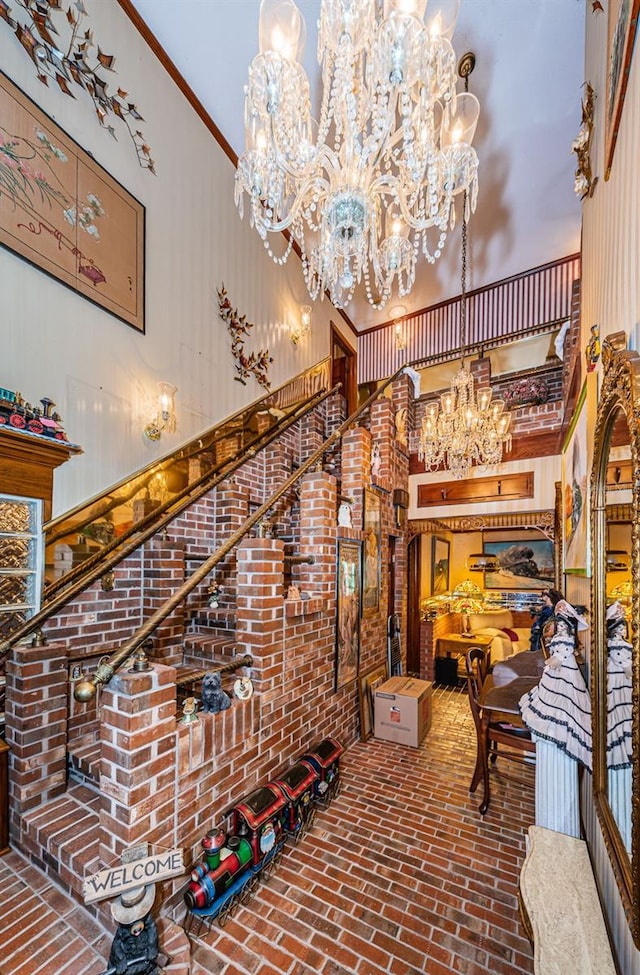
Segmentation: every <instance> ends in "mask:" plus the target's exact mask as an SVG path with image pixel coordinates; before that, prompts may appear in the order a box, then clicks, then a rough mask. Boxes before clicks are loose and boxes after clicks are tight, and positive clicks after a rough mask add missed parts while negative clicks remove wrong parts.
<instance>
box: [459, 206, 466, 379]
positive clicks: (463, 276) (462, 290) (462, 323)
mask: <svg viewBox="0 0 640 975" xmlns="http://www.w3.org/2000/svg"><path fill="white" fill-rule="evenodd" d="M466 205H467V194H466V192H465V194H464V197H463V204H462V265H461V271H460V346H461V349H462V358H463V360H464V355H465V352H466V349H467V219H466V217H465V216H464V211H465V207H466Z"/></svg>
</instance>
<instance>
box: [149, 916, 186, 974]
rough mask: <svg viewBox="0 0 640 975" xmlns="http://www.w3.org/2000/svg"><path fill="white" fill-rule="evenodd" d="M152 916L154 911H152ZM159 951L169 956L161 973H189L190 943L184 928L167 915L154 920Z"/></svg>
mask: <svg viewBox="0 0 640 975" xmlns="http://www.w3.org/2000/svg"><path fill="white" fill-rule="evenodd" d="M153 913H154V917H155V916H156V911H154V912H153ZM156 924H157V928H158V944H159V945H160V951H162V952H164V954H165V955H168V956H169V963H168V965H166V967H165V968H163V969H162V973H163V975H189V973H190V972H191V945H190V944H189V939H188V938H187V936H186V934H185V933H184V929H183V928H181V927H179V925H177V924H174V922H173V921H171V920H169V918H167V917H161V918H159V919H158V920H157V921H156Z"/></svg>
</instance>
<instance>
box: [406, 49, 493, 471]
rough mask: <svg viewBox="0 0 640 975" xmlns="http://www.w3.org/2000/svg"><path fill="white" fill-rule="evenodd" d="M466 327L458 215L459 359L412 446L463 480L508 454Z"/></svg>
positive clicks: (431, 465) (430, 465) (429, 464)
mask: <svg viewBox="0 0 640 975" xmlns="http://www.w3.org/2000/svg"><path fill="white" fill-rule="evenodd" d="M472 70H473V64H472V66H471V68H470V71H472ZM470 71H469V72H467V74H466V75H465V85H466V84H468V76H469V73H470ZM465 203H466V201H465ZM466 323H467V221H466V217H465V215H464V212H463V218H462V271H461V280H460V347H461V351H462V359H461V362H460V369H459V370H458V372H457V373H456V375H455V376H454V378H453V382H452V384H451V389H450V390H449V391H448V392H446V393H443V394H442V396H441V397H440V403H438V401H437V400H432V401H431V402H430V403H427V405H426V407H425V412H424V417H423V419H422V427H421V429H420V439H419V441H418V458H419V460H421V461H423V463H424V466H425V470H427V471H431V470H435V469H436V468H438V467H440V466H441V465H442V464H444V466H445V468H446V469H447V470H448V471H449V472H450V473H451V474H452V475H453V477H455V478H462V477H466V476H467V474H468V473H469V471H470V470H471V467H472V465H473V464H474V462H475V463H476V464H477V465H478V466H480V467H488V466H492V465H494V464H499V463H500V461H501V460H502V452H503V450H504V449H506V450H510V449H511V434H510V432H509V427H510V425H511V414H510V413H508V412H507V413H505V411H504V401H503V400H500V399H495V400H493V401H492V392H491V390H490V389H479V390H478V391H477V393H476V391H475V388H474V380H473V376H472V374H471V370H470V369H469V368H468V366H466V365H465V361H464V353H465V343H466Z"/></svg>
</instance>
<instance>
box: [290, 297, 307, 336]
mask: <svg viewBox="0 0 640 975" xmlns="http://www.w3.org/2000/svg"><path fill="white" fill-rule="evenodd" d="M310 332H311V305H302V306H301V307H300V324H299V325H292V326H291V341H292V342H293V344H294V345H297V344H298V342H299V341H300V339H303V338H304V337H305V335H309V333H310Z"/></svg>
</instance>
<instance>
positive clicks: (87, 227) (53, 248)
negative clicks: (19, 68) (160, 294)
mask: <svg viewBox="0 0 640 975" xmlns="http://www.w3.org/2000/svg"><path fill="white" fill-rule="evenodd" d="M144 217H145V212H144V207H143V206H142V204H141V203H138V201H137V200H136V199H135V198H134V197H133V196H131V194H130V193H128V192H127V191H126V190H125V189H124V188H123V187H122V186H120V184H119V183H117V182H116V180H114V179H113V178H112V177H111V176H109V174H108V173H107V172H106V171H105V170H104V169H103V168H102V167H101V166H99V165H98V163H97V162H96V161H95V160H94V159H93V158H92V157H91V156H90V155H89V154H88V153H87V152H85V151H84V149H81V148H80V146H78V145H77V144H76V143H75V142H74V141H73V140H72V139H71V138H70V137H69V136H68V135H67V134H66V133H65V132H63V130H62V129H61V128H60V127H59V126H58V125H56V123H55V122H54V121H52V119H50V118H49V117H48V116H47V115H45V114H44V112H42V111H41V110H40V109H39V108H38V106H37V105H36V104H35V103H34V102H32V101H31V100H30V99H29V98H27V96H26V95H25V94H24V93H23V92H22V91H20V89H19V88H17V87H16V86H15V85H14V84H13V83H12V82H11V81H10V80H9V79H8V78H7V77H6V76H5V75H3V74H1V73H0V244H2V245H3V246H4V247H6V248H8V249H9V250H11V251H13V252H14V253H15V254H18V255H19V256H20V257H22V258H24V259H25V260H27V261H29V262H30V263H31V264H33V265H35V267H37V268H39V269H40V270H41V271H45V272H46V273H47V274H50V275H51V276H52V277H54V278H56V280H58V281H61V282H62V283H63V284H65V285H67V287H69V288H71V289H72V290H73V291H75V292H77V294H80V295H82V296H83V297H84V298H88V299H89V301H92V302H93V303H94V304H96V305H99V306H100V307H101V308H104V309H106V310H107V311H108V312H110V313H111V314H112V315H115V316H116V317H117V318H120V319H122V321H124V322H126V323H127V325H131V326H132V327H133V328H135V329H137V330H138V331H140V332H144Z"/></svg>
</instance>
